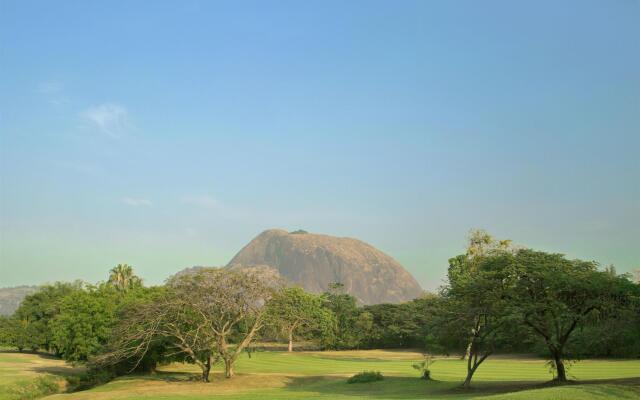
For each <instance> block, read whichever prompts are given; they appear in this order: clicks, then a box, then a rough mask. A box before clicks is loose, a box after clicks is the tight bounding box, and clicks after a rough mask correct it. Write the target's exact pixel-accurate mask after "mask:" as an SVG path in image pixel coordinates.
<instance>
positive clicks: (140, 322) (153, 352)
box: [92, 288, 217, 382]
mask: <svg viewBox="0 0 640 400" xmlns="http://www.w3.org/2000/svg"><path fill="white" fill-rule="evenodd" d="M215 345H216V342H215V335H214V334H213V332H212V331H211V330H210V329H209V325H208V320H207V319H206V318H205V317H204V315H203V314H201V313H199V312H198V310H197V309H195V308H193V307H192V305H191V298H190V297H186V296H178V295H177V293H176V292H175V291H173V290H171V289H170V288H155V289H147V290H145V291H144V293H142V294H140V295H138V296H136V297H135V298H132V299H129V301H127V302H126V303H125V304H124V305H123V306H122V310H121V312H120V313H119V321H118V323H117V324H116V326H115V327H114V328H113V331H112V337H111V340H110V341H109V343H108V345H107V349H106V351H105V352H104V353H103V354H100V355H99V356H98V357H97V358H96V359H95V360H93V362H92V364H93V365H94V366H95V367H96V368H103V367H110V366H118V365H121V366H123V368H124V372H131V371H133V370H136V369H140V366H141V365H142V366H143V368H142V369H143V370H149V369H151V370H153V369H154V368H155V364H156V363H157V362H158V361H186V362H189V363H193V364H196V365H197V366H198V367H200V368H201V370H202V380H203V381H204V382H209V373H210V371H211V366H212V365H213V364H215V362H216V361H217V360H216V359H215V358H214V359H213V360H212V355H213V349H214V348H215ZM145 360H146V362H145Z"/></svg>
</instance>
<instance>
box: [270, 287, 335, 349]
mask: <svg viewBox="0 0 640 400" xmlns="http://www.w3.org/2000/svg"><path fill="white" fill-rule="evenodd" d="M331 318H332V315H331V314H330V312H329V310H327V309H326V308H324V307H323V303H322V299H321V298H320V297H319V296H316V295H314V294H311V293H308V292H305V291H304V289H302V288H299V287H291V288H284V289H282V290H280V291H279V292H277V293H276V294H275V295H274V296H273V298H272V299H271V300H270V301H269V305H268V319H269V321H270V323H271V324H274V325H275V326H277V327H278V328H280V329H281V330H282V331H283V333H284V334H285V336H286V338H287V339H288V342H289V346H288V351H289V352H291V351H293V340H294V338H295V336H296V335H297V334H299V333H301V332H309V331H311V330H314V329H318V327H321V326H322V325H324V324H326V323H331Z"/></svg>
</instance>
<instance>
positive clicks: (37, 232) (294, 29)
mask: <svg viewBox="0 0 640 400" xmlns="http://www.w3.org/2000/svg"><path fill="white" fill-rule="evenodd" d="M639 20H640V3H639V2H638V1H622V0H621V1H563V2H556V1H531V2H511V1H486V2H482V3H479V2H475V1H468V2H462V1H455V2H452V1H441V2H435V1H397V2H396V1H384V2H376V1H349V2H345V1H336V2H330V1H304V2H300V1H292V2H284V1H271V2H266V1H257V2H237V1H235V2H214V1H202V2H194V1H175V2H167V1H164V2H163V1H159V2H130V1H122V2H117V1H108V2H107V1H102V2H97V1H93V2H86V1H56V2H31V1H24V0H21V1H7V0H0V286H10V285H17V284H33V283H42V282H46V281H54V280H69V279H75V278H82V279H86V280H89V281H96V280H100V279H104V278H105V277H106V274H107V270H108V269H109V268H110V267H112V266H113V265H115V264H117V263H122V262H127V263H129V264H132V265H134V267H135V268H136V270H137V271H138V272H139V273H140V274H141V275H142V276H143V278H145V280H146V281H147V282H150V283H159V282H161V281H162V280H163V279H165V278H166V277H167V276H168V275H170V274H171V273H173V272H175V271H177V270H179V269H182V268H184V267H189V266H192V265H222V264H225V263H226V262H227V261H228V260H229V259H230V258H231V257H232V256H233V255H234V254H235V252H236V251H238V250H239V249H240V248H241V247H242V246H243V245H244V244H246V242H248V241H249V240H250V239H251V238H252V237H253V236H255V235H256V234H258V233H259V232H260V231H262V230H264V229H267V228H272V227H281V228H284V229H289V230H294V229H300V228H301V229H305V230H308V231H311V232H320V233H327V234H333V235H338V236H351V237H357V238H360V239H362V240H364V241H367V242H369V243H371V244H373V245H375V246H377V247H379V248H380V249H382V250H383V251H385V252H387V253H389V254H390V255H392V256H393V257H395V258H396V259H397V260H399V261H400V262H401V263H402V264H403V265H404V266H405V267H406V268H407V269H408V270H409V271H410V272H411V273H413V274H414V276H416V278H417V279H418V281H419V282H420V283H421V284H422V285H423V286H424V287H426V288H429V289H432V288H434V287H436V286H438V285H439V284H440V283H441V282H442V279H443V278H444V276H445V271H446V267H447V259H448V258H449V257H451V256H453V255H455V254H458V253H460V252H461V251H462V249H463V247H464V243H465V237H466V235H467V233H468V231H469V230H470V229H471V228H484V229H486V230H488V231H490V232H491V233H493V234H494V235H496V236H498V237H500V238H511V239H513V240H514V241H515V242H516V243H520V244H523V245H526V246H531V247H534V248H539V249H544V250H548V251H557V252H562V253H566V254H568V255H569V256H570V257H579V258H583V259H593V260H597V261H599V262H601V263H603V264H609V263H614V264H615V265H616V266H617V268H618V270H619V271H631V270H632V269H633V268H634V267H638V266H640V245H639V239H640V201H639V200H638V199H639V198H640V162H639V153H640V117H639V116H640V40H639V39H640V23H638V21H639Z"/></svg>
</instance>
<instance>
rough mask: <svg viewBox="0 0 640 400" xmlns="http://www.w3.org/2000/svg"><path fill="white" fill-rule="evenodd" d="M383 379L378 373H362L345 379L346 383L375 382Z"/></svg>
mask: <svg viewBox="0 0 640 400" xmlns="http://www.w3.org/2000/svg"><path fill="white" fill-rule="evenodd" d="M382 379H384V377H383V376H382V373H381V372H380V371H362V372H360V373H357V374H355V375H354V376H352V377H351V378H349V379H347V383H366V382H376V381H381V380H382Z"/></svg>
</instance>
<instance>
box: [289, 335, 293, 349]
mask: <svg viewBox="0 0 640 400" xmlns="http://www.w3.org/2000/svg"><path fill="white" fill-rule="evenodd" d="M292 351H293V329H290V330H289V353H291V352H292Z"/></svg>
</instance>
